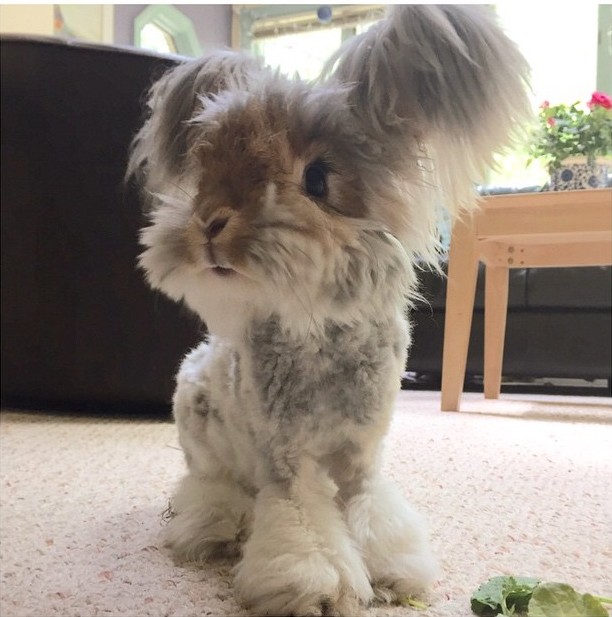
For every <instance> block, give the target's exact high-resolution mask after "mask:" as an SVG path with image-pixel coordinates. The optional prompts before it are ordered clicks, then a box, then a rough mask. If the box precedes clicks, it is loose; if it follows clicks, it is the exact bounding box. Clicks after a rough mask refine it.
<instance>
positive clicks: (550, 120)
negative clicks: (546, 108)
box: [546, 118, 557, 126]
mask: <svg viewBox="0 0 612 617" xmlns="http://www.w3.org/2000/svg"><path fill="white" fill-rule="evenodd" d="M546 124H548V126H555V124H557V123H556V122H555V119H554V118H546Z"/></svg>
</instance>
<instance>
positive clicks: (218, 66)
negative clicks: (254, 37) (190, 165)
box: [127, 50, 264, 193]
mask: <svg viewBox="0 0 612 617" xmlns="http://www.w3.org/2000/svg"><path fill="white" fill-rule="evenodd" d="M263 71H264V69H262V68H261V66H260V64H259V62H258V61H256V60H255V59H254V58H252V57H250V56H248V55H247V54H244V53H241V52H234V51H231V50H227V51H219V52H215V53H213V54H211V55H208V56H205V57H203V58H201V59H197V60H192V61H188V62H185V63H184V64H180V65H179V66H177V67H175V68H172V69H170V70H169V71H167V72H166V73H165V75H163V76H162V78H161V79H159V80H158V81H157V82H156V83H155V84H154V85H153V87H152V88H151V90H150V92H149V99H148V101H147V106H148V108H149V115H148V118H147V120H146V122H145V124H144V125H143V127H142V128H141V129H140V131H139V132H138V134H137V135H136V136H135V138H134V140H133V142H132V146H131V150H130V158H129V162H128V169H127V177H131V176H133V175H136V176H138V180H139V184H141V185H142V186H143V187H144V188H145V190H146V191H147V192H149V193H151V192H155V191H156V190H160V189H161V188H162V187H163V186H164V185H165V184H166V182H167V180H169V179H171V178H176V177H177V176H179V175H180V174H182V173H183V172H184V171H185V166H186V164H187V162H188V161H187V154H188V153H189V150H190V148H191V146H192V136H193V135H194V134H195V132H196V129H195V127H194V126H193V125H192V124H191V122H190V121H191V120H192V119H193V117H194V115H196V114H197V113H198V112H200V111H201V109H202V107H203V104H204V103H203V101H205V99H206V98H209V97H213V96H215V95H217V94H219V93H220V92H222V91H224V90H228V89H232V90H236V89H238V90H240V89H247V88H248V84H249V82H250V80H251V79H253V78H255V77H256V76H257V75H258V74H260V73H262V72H263Z"/></svg>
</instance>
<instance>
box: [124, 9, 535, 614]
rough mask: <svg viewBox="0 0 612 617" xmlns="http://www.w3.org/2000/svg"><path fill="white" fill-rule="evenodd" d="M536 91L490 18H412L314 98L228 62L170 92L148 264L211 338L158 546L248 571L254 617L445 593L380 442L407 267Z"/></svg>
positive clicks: (160, 107) (411, 280)
mask: <svg viewBox="0 0 612 617" xmlns="http://www.w3.org/2000/svg"><path fill="white" fill-rule="evenodd" d="M526 74H527V67H526V63H525V61H524V59H523V58H522V56H521V55H520V53H519V52H518V51H517V48H516V46H515V45H514V44H513V43H512V42H511V41H510V40H509V39H508V38H507V37H506V35H505V34H504V33H503V31H502V30H501V29H500V28H499V27H498V25H497V24H496V22H495V19H494V17H493V15H492V14H491V13H490V12H489V10H488V8H487V7H484V6H477V5H472V6H453V5H443V6H432V5H405V6H396V7H394V8H392V9H391V10H389V11H388V13H387V16H386V17H385V19H383V20H382V21H380V22H378V23H377V24H376V25H375V26H373V27H372V28H371V29H370V30H369V31H368V32H366V33H365V34H362V35H360V36H357V37H355V38H354V39H352V40H351V41H350V42H349V43H348V44H347V45H346V46H345V47H343V48H342V49H341V50H340V52H339V53H338V55H337V57H336V58H334V59H332V61H331V63H330V64H329V70H328V71H327V73H326V76H325V77H324V78H323V79H321V80H320V81H318V82H317V83H314V84H312V83H305V82H301V81H298V80H290V79H287V78H285V77H283V76H280V75H279V74H277V73H275V72H273V71H270V70H268V69H266V68H263V67H261V66H260V65H259V64H258V63H257V62H256V61H255V60H254V59H252V58H250V57H249V56H248V55H246V54H243V53H238V52H233V51H222V52H219V53H213V54H211V55H208V56H206V57H204V58H199V59H196V60H193V61H189V62H185V63H184V64H181V65H179V66H178V67H177V68H174V69H172V70H170V71H169V72H168V73H166V74H165V75H164V76H163V77H162V78H161V79H160V80H159V81H158V82H157V83H156V84H155V85H154V86H153V88H152V90H151V93H150V99H149V107H150V114H149V116H148V119H147V120H146V123H145V124H144V126H143V127H142V129H141V130H140V132H139V133H138V135H137V136H136V138H135V141H134V144H133V147H132V151H131V160H130V165H129V170H128V173H130V174H133V175H135V176H136V178H137V179H138V180H139V182H140V183H141V185H142V187H143V190H144V195H145V196H146V200H147V207H148V211H149V223H148V226H147V227H145V228H144V229H143V231H142V236H141V242H142V245H143V246H144V251H143V253H142V255H141V257H140V266H141V267H142V269H143V270H144V271H145V272H146V277H147V280H148V282H149V283H150V285H151V286H152V287H153V288H155V289H159V290H161V291H163V292H164V293H165V294H167V295H168V296H170V297H171V298H173V299H174V300H176V301H179V302H185V303H186V305H187V306H189V307H190V308H191V309H192V310H193V311H195V312H196V313H197V314H198V315H199V316H200V317H201V318H202V320H203V321H204V322H205V323H206V326H207V327H208V331H209V332H210V335H209V336H208V338H207V340H206V341H205V342H203V343H202V344H201V345H200V346H199V347H197V348H196V349H194V350H193V351H191V352H190V353H189V354H188V355H187V357H186V358H185V360H184V361H183V363H182V366H181V368H180V371H179V374H178V378H177V388H176V393H175V396H174V416H175V419H176V424H177V426H178V431H179V437H180V443H181V446H182V448H183V450H184V452H185V457H186V461H187V467H188V472H187V474H186V476H185V477H184V479H183V480H182V482H181V483H180V485H179V486H178V488H177V490H176V493H175V495H174V498H173V501H172V514H173V517H172V519H171V520H170V522H169V524H168V526H167V527H166V528H165V534H166V535H165V541H166V544H167V546H168V547H170V549H171V550H172V552H173V554H174V556H175V557H176V558H180V559H189V560H191V559H193V560H205V559H207V558H209V557H212V556H215V555H228V554H230V555H235V556H236V557H237V565H236V567H235V592H236V597H237V599H238V601H239V602H240V603H241V604H243V605H244V606H246V607H248V608H250V609H251V610H252V611H253V612H254V613H256V614H259V615H261V614H268V615H322V614H325V615H327V614H330V615H331V614H333V615H346V616H353V615H355V614H356V613H358V612H359V609H360V607H364V606H367V605H368V603H370V602H371V601H372V600H373V599H375V598H378V599H379V600H382V601H393V600H396V599H398V598H402V597H405V596H406V595H409V594H414V593H418V592H419V591H421V590H423V589H424V588H426V587H427V585H428V584H430V583H431V582H432V581H433V580H435V578H436V577H437V576H438V574H437V568H436V564H435V560H434V558H433V556H432V553H431V551H430V548H429V544H428V539H427V534H426V532H425V527H424V524H423V522H422V521H421V519H420V517H419V516H418V515H417V513H415V512H414V511H413V510H412V509H411V508H410V506H409V505H408V504H407V503H406V501H405V500H404V497H403V496H402V495H401V494H400V492H399V491H398V490H397V489H396V488H395V487H394V485H393V484H391V483H389V482H388V481H386V480H385V479H384V478H383V477H381V473H380V458H381V443H382V440H383V437H384V435H385V433H386V432H387V429H388V427H389V422H390V418H391V414H392V410H393V405H394V401H395V398H396V394H397V392H398V390H399V380H400V375H401V372H402V370H403V368H404V364H405V360H406V349H407V348H408V345H409V341H410V328H409V325H408V323H407V320H406V313H407V310H406V309H407V305H408V303H409V302H410V298H411V297H414V294H415V289H416V277H415V268H414V264H415V262H416V261H417V259H419V260H420V261H422V262H423V261H424V262H426V261H428V260H429V261H431V260H433V259H434V258H435V254H436V244H437V233H436V219H437V216H438V214H439V207H438V205H439V204H443V205H444V206H445V207H446V208H447V209H449V211H450V212H451V214H456V213H457V212H459V211H460V210H461V209H462V208H469V207H470V205H472V204H473V203H474V201H475V195H474V184H475V181H476V180H478V175H477V174H478V173H479V172H480V171H481V170H482V169H483V167H484V166H486V165H487V164H488V163H489V162H490V159H491V156H492V154H493V152H494V151H495V150H496V149H498V148H499V147H501V146H502V145H503V144H504V143H505V142H506V141H507V139H508V136H509V133H510V129H511V128H513V127H514V126H515V125H517V124H518V123H519V121H520V120H521V118H522V116H523V115H524V114H525V113H527V112H526V110H527V108H528V103H527V97H526V95H525V79H526ZM417 475H418V474H415V477H416V476H417Z"/></svg>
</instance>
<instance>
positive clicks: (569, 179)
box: [550, 158, 611, 191]
mask: <svg viewBox="0 0 612 617" xmlns="http://www.w3.org/2000/svg"><path fill="white" fill-rule="evenodd" d="M610 171H611V166H610V163H609V161H607V160H606V159H603V160H595V161H591V162H589V161H587V159H586V158H571V159H566V160H565V161H563V163H562V165H561V167H560V168H559V169H555V170H554V171H553V172H551V174H550V190H551V191H573V190H576V189H596V188H603V187H605V186H607V184H608V174H609V173H610Z"/></svg>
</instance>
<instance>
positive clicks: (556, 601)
mask: <svg viewBox="0 0 612 617" xmlns="http://www.w3.org/2000/svg"><path fill="white" fill-rule="evenodd" d="M602 602H605V603H612V599H610V598H602V597H598V596H593V595H591V594H588V593H585V594H579V593H577V592H576V591H575V590H574V589H573V588H572V587H570V586H569V585H566V584H564V583H542V582H540V581H539V580H538V579H535V578H530V577H526V576H494V577H493V578H490V579H489V580H488V581H487V582H486V583H483V584H482V585H481V586H480V587H479V588H478V589H477V590H476V591H475V592H474V593H473V594H472V598H471V604H472V611H473V612H474V613H475V614H476V615H480V616H481V617H494V616H496V615H499V614H502V615H506V616H510V615H514V614H515V613H521V614H524V615H527V617H609V614H608V611H607V610H606V609H605V608H604V607H603V605H602Z"/></svg>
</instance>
